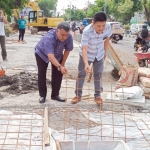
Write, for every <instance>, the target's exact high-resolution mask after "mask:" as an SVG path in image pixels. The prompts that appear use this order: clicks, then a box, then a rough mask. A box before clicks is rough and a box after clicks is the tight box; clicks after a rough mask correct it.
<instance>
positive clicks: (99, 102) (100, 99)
mask: <svg viewBox="0 0 150 150" xmlns="http://www.w3.org/2000/svg"><path fill="white" fill-rule="evenodd" d="M94 101H95V102H96V104H98V105H99V104H102V103H103V100H102V98H101V97H95V99H94Z"/></svg>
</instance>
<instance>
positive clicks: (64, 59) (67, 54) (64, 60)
mask: <svg viewBox="0 0 150 150" xmlns="http://www.w3.org/2000/svg"><path fill="white" fill-rule="evenodd" d="M69 53H70V51H68V50H65V51H64V55H63V59H62V62H61V65H62V66H65V62H66V60H67V58H68V56H69Z"/></svg>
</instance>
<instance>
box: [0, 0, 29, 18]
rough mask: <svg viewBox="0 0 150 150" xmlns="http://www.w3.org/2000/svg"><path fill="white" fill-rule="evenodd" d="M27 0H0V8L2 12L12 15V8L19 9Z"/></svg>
mask: <svg viewBox="0 0 150 150" xmlns="http://www.w3.org/2000/svg"><path fill="white" fill-rule="evenodd" d="M28 1H29V0H0V8H2V9H3V11H4V13H6V14H7V15H8V16H11V15H12V9H20V8H23V6H24V5H25V4H26V3H28Z"/></svg>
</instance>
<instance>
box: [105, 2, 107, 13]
mask: <svg viewBox="0 0 150 150" xmlns="http://www.w3.org/2000/svg"><path fill="white" fill-rule="evenodd" d="M104 2H105V4H104V12H105V14H106V13H107V10H106V9H107V8H106V7H107V0H104Z"/></svg>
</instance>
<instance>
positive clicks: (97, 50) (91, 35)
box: [79, 23, 112, 62]
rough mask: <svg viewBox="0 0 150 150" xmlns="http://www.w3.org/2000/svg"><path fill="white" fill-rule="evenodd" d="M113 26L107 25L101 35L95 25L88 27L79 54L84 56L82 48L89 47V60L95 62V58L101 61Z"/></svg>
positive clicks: (83, 35)
mask: <svg viewBox="0 0 150 150" xmlns="http://www.w3.org/2000/svg"><path fill="white" fill-rule="evenodd" d="M111 34H112V33H111V26H110V25H109V24H108V23H106V27H105V29H104V31H103V32H102V33H101V34H97V33H96V31H95V29H94V27H93V25H92V24H90V25H88V26H87V27H86V28H85V29H84V31H83V34H82V39H81V44H80V48H79V53H80V55H82V46H88V51H87V57H88V60H89V61H91V62H94V60H95V58H96V59H97V60H98V61H99V60H101V59H102V58H104V42H105V39H106V38H108V37H110V36H111Z"/></svg>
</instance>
